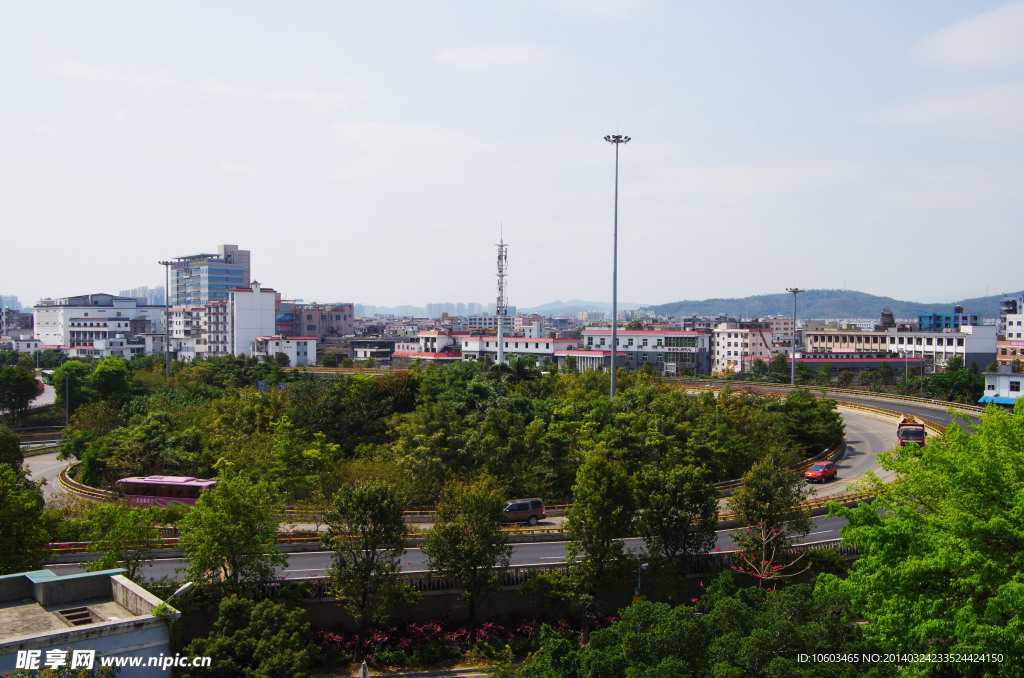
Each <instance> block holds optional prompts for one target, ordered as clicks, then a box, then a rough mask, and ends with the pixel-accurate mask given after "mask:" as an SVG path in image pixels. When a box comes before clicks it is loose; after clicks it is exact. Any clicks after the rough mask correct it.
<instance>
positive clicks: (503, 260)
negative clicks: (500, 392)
mask: <svg viewBox="0 0 1024 678" xmlns="http://www.w3.org/2000/svg"><path fill="white" fill-rule="evenodd" d="M507 270H508V245H506V244H505V239H504V238H502V239H501V240H499V241H498V303H497V304H496V305H495V315H496V316H497V320H498V363H503V362H505V316H507V315H508V297H506V296H505V278H506V277H507V276H508V274H507V273H506V271H507Z"/></svg>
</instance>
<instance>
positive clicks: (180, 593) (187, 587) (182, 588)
mask: <svg viewBox="0 0 1024 678" xmlns="http://www.w3.org/2000/svg"><path fill="white" fill-rule="evenodd" d="M195 587H196V585H195V584H194V583H193V582H190V581H187V582H185V583H184V584H182V585H181V586H179V587H178V590H177V591H175V592H174V593H172V594H171V595H169V596H167V600H170V599H171V598H174V597H176V596H183V595H185V594H186V593H188V592H189V591H191V590H192V589H194V588H195Z"/></svg>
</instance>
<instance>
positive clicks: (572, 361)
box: [561, 355, 580, 374]
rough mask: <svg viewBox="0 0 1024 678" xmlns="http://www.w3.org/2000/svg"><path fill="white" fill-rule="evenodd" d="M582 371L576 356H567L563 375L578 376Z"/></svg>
mask: <svg viewBox="0 0 1024 678" xmlns="http://www.w3.org/2000/svg"><path fill="white" fill-rule="evenodd" d="M579 371H580V366H579V361H577V360H576V356H574V355H567V356H565V360H563V361H562V369H561V372H562V374H578V373H579Z"/></svg>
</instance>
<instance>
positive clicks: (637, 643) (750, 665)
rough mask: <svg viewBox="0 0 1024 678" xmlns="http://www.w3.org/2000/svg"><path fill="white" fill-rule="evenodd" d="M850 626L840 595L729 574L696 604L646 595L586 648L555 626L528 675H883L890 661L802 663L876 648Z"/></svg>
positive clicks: (888, 672)
mask: <svg viewBox="0 0 1024 678" xmlns="http://www.w3.org/2000/svg"><path fill="white" fill-rule="evenodd" d="M878 651H879V650H878V646H877V645H874V644H872V643H869V642H867V641H865V639H864V638H863V635H862V631H861V629H860V628H859V627H858V626H856V625H855V624H853V623H852V621H851V619H850V613H849V611H848V604H847V601H846V599H845V598H844V597H843V596H842V595H840V594H821V595H812V593H811V589H810V587H809V586H807V585H797V586H793V587H789V588H786V589H781V590H772V591H767V590H762V589H756V588H755V589H740V588H737V586H736V584H735V582H734V581H733V579H732V577H731V576H730V575H729V574H728V573H726V574H723V575H722V576H721V577H720V578H719V579H717V580H716V581H715V582H713V583H712V585H711V586H709V587H708V589H707V592H706V595H704V596H703V597H702V598H701V599H699V600H698V599H694V600H693V603H692V604H690V605H677V606H674V607H673V606H670V605H667V604H664V603H651V602H647V601H640V602H636V603H633V604H632V605H631V606H629V607H627V608H625V609H624V610H622V612H621V618H620V620H619V621H618V622H617V623H614V624H612V625H611V626H609V627H608V628H605V629H601V630H599V631H595V632H594V633H593V634H591V636H590V640H589V642H588V643H587V645H586V646H584V647H582V648H580V647H578V646H577V645H576V643H575V642H573V641H572V640H570V639H568V638H565V637H563V636H561V635H559V634H556V633H554V632H553V631H551V630H550V629H548V630H547V631H546V632H545V633H544V634H543V635H542V639H541V650H540V652H539V653H538V654H537V655H536V656H535V657H533V659H532V661H531V663H530V664H529V665H528V666H527V667H526V668H525V670H524V671H523V675H524V676H525V678H600V677H603V676H623V677H624V678H687V677H692V678H705V677H706V676H714V677H716V678H734V677H735V678H741V677H743V678H757V677H762V676H763V677H764V678H769V677H770V678H783V677H785V678H817V677H821V678H832V677H834V676H835V677H842V676H849V677H851V678H852V677H863V678H876V677H877V678H880V677H882V676H892V675H895V674H896V670H895V666H894V665H893V664H891V663H889V664H887V663H881V662H880V663H875V664H873V663H860V662H859V661H858V662H840V661H814V660H806V659H805V660H801V655H814V654H826V655H829V656H831V657H836V656H837V655H842V654H848V655H852V654H856V655H857V656H858V658H859V657H860V656H861V655H862V654H864V653H871V652H878Z"/></svg>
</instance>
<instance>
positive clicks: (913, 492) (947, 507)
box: [818, 400, 1024, 675]
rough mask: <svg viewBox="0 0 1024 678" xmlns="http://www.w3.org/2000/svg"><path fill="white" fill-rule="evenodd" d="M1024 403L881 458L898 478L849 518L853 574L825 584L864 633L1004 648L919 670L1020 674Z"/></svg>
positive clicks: (916, 646)
mask: <svg viewBox="0 0 1024 678" xmlns="http://www.w3.org/2000/svg"><path fill="white" fill-rule="evenodd" d="M1022 449H1024V400H1018V401H1017V404H1016V406H1015V408H1014V412H1013V414H1012V415H1011V414H1009V413H1006V412H1004V411H1002V410H1000V409H999V408H997V407H995V406H990V407H989V408H988V409H987V410H986V412H985V414H984V415H983V416H982V421H981V424H980V425H978V426H976V427H975V428H974V430H973V431H969V430H967V429H966V428H964V427H963V426H962V425H957V424H955V423H954V424H953V425H951V426H950V427H949V428H948V430H947V431H946V433H945V434H944V435H943V436H941V437H939V438H935V439H930V440H929V442H928V445H927V446H926V447H918V446H916V445H913V446H909V447H903V448H896V449H894V450H892V451H890V452H887V453H882V454H880V455H879V459H880V461H881V464H882V467H883V468H884V469H886V470H887V471H894V472H895V473H896V477H897V478H898V480H899V482H896V483H891V484H882V483H881V482H876V484H875V486H874V487H873V488H872V489H873V490H874V492H875V494H876V499H875V500H874V501H873V502H871V503H870V504H868V503H862V504H861V505H859V506H858V507H856V508H849V509H847V508H840V507H833V512H834V513H835V514H837V515H842V516H845V517H846V518H847V519H848V520H849V525H848V526H847V527H845V528H843V533H842V534H843V539H844V540H849V541H852V542H854V543H856V544H857V546H858V548H859V550H860V558H859V559H858V560H857V561H856V562H855V563H854V565H853V567H852V571H851V573H850V576H849V579H846V580H840V579H838V578H835V577H829V576H827V575H821V576H820V577H819V580H818V586H819V588H822V589H823V590H826V591H838V592H842V593H845V594H847V595H849V596H850V599H851V601H852V609H853V611H854V612H855V613H856V614H860V615H863V617H864V618H865V619H866V620H867V622H868V623H867V624H866V625H865V626H864V630H865V633H866V634H867V636H868V637H869V638H873V639H878V640H879V641H882V640H884V641H888V642H891V643H892V644H893V646H894V647H897V648H899V649H900V651H901V652H930V653H940V654H941V653H982V652H984V653H1003V655H1004V657H1011V656H1012V657H1015V659H1013V660H1011V662H1012V665H1013V667H1014V668H1013V669H1012V670H1007V669H1008V668H1009V666H1010V665H1009V664H1003V665H1002V666H1001V667H999V666H995V665H992V664H989V665H987V666H982V665H971V666H965V665H963V664H953V663H948V664H945V665H930V666H928V667H915V668H916V669H917V670H916V671H915V672H912V675H981V674H982V673H986V675H987V674H989V673H990V672H991V674H992V675H995V674H996V673H999V674H1000V675H1001V674H1002V673H1003V672H1004V671H1005V672H1006V675H1020V670H1019V667H1020V662H1019V661H1018V660H1017V659H1016V658H1017V657H1019V654H1016V653H1018V652H1019V649H1020V647H1021V634H1020V629H1021V628H1022V626H1024V574H1022V573H1024V522H1022V521H1021V519H1020V516H1021V515H1022V512H1024V492H1022V490H1021V488H1022V487H1024V464H1022V463H1021V450H1022Z"/></svg>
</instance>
